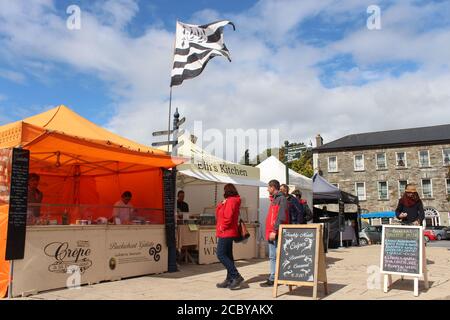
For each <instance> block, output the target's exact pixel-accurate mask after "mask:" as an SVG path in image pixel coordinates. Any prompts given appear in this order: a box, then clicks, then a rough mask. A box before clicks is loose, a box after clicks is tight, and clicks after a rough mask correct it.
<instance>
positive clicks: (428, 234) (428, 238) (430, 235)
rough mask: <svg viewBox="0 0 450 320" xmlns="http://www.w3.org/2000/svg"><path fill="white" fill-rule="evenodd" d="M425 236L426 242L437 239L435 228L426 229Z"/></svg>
mask: <svg viewBox="0 0 450 320" xmlns="http://www.w3.org/2000/svg"><path fill="white" fill-rule="evenodd" d="M423 237H424V239H425V242H430V241H435V240H437V238H436V235H435V234H434V233H433V230H424V232H423Z"/></svg>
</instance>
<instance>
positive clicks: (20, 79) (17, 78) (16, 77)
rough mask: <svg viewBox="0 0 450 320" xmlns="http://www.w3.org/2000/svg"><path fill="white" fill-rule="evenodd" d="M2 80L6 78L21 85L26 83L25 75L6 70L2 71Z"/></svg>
mask: <svg viewBox="0 0 450 320" xmlns="http://www.w3.org/2000/svg"><path fill="white" fill-rule="evenodd" d="M0 78H4V79H7V80H10V81H13V82H16V83H19V84H23V83H24V82H25V75H23V74H22V73H19V72H16V71H12V70H6V69H0Z"/></svg>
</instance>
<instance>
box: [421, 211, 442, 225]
mask: <svg viewBox="0 0 450 320" xmlns="http://www.w3.org/2000/svg"><path fill="white" fill-rule="evenodd" d="M424 211H425V222H426V224H425V226H426V227H434V226H440V225H441V215H440V214H439V211H437V210H436V209H435V208H433V207H425V208H424Z"/></svg>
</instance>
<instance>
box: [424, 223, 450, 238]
mask: <svg viewBox="0 0 450 320" xmlns="http://www.w3.org/2000/svg"><path fill="white" fill-rule="evenodd" d="M425 229H426V230H430V231H431V232H433V234H434V235H435V236H436V240H447V239H450V238H449V235H450V233H448V231H449V228H448V227H443V226H430V227H426V228H425Z"/></svg>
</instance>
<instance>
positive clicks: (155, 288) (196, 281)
mask: <svg viewBox="0 0 450 320" xmlns="http://www.w3.org/2000/svg"><path fill="white" fill-rule="evenodd" d="M380 249H381V247H380V246H379V245H374V246H367V247H354V248H346V249H337V250H330V252H329V253H328V254H327V264H328V268H327V276H328V282H329V290H330V291H331V292H330V293H329V295H328V296H326V297H325V296H324V292H323V287H322V286H319V291H318V293H319V296H320V297H321V298H323V299H334V300H343V299H402V300H410V299H430V300H431V299H447V300H450V250H449V249H447V248H439V247H428V248H427V261H428V269H429V280H430V285H431V287H430V289H428V290H424V287H423V283H422V281H421V282H420V296H419V297H414V295H413V280H412V279H405V280H401V279H400V277H398V276H393V282H394V283H393V286H392V288H391V290H390V291H389V292H388V293H383V292H382V289H381V288H378V289H377V280H378V279H379V278H380V277H377V276H376V275H375V274H372V275H371V274H370V273H368V270H369V271H370V270H376V269H377V267H378V266H379V259H380ZM237 265H238V268H239V271H240V273H241V274H242V275H243V276H244V278H245V279H246V282H245V284H244V285H243V288H242V289H240V290H237V291H231V290H229V289H217V288H216V287H215V284H216V283H217V282H220V281H222V280H223V279H224V277H225V271H224V269H223V267H222V266H221V265H220V264H213V265H203V266H200V265H181V266H180V269H181V271H180V272H176V273H166V274H161V275H153V276H145V277H139V278H133V279H127V280H122V281H117V282H105V283H101V284H96V285H93V286H83V287H81V289H78V290H57V291H50V292H46V293H41V294H39V295H35V296H32V297H28V298H27V299H93V300H104V299H132V300H136V299H139V300H142V299H163V300H184V299H193V300H197V299H198V300H207V299H213V300H216V299H217V300H218V299H221V300H222V299H233V300H234V299H237V300H245V299H257V300H259V299H264V300H266V299H272V289H271V288H261V287H260V286H259V283H260V282H262V281H264V280H265V279H266V277H267V271H268V262H267V260H263V259H255V260H249V261H239V262H237ZM368 268H369V269H368ZM371 272H373V271H371ZM368 282H369V285H368ZM381 283H382V282H381V280H380V281H379V282H378V285H380V286H381ZM279 293H280V294H281V296H279V297H278V298H277V299H289V300H300V299H311V296H312V288H308V287H299V288H296V289H295V290H294V291H293V292H292V293H291V294H289V293H288V288H287V286H281V287H280V288H279Z"/></svg>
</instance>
